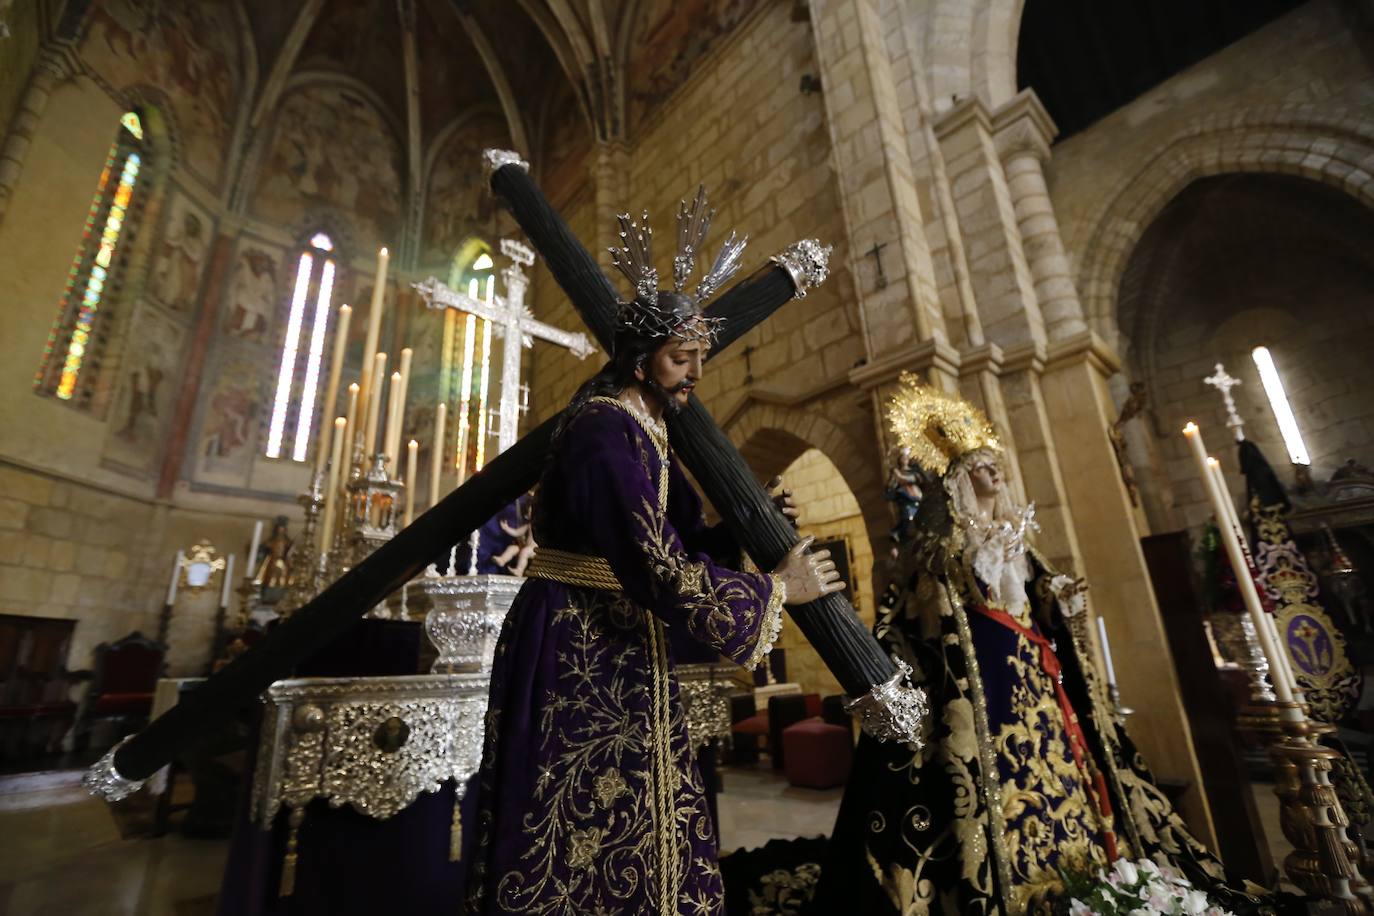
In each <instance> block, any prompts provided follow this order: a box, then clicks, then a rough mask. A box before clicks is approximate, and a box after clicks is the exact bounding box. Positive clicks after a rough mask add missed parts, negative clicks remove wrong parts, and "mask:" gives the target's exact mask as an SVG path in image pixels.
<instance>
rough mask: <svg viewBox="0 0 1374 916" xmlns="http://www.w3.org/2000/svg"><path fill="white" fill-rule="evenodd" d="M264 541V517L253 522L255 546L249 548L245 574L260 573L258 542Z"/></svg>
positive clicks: (254, 574) (253, 574)
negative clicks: (258, 566) (258, 567)
mask: <svg viewBox="0 0 1374 916" xmlns="http://www.w3.org/2000/svg"><path fill="white" fill-rule="evenodd" d="M260 543H262V519H258V520H257V521H256V522H254V523H253V546H252V547H249V548H248V563H247V565H246V566H245V568H244V570H243V574H244V575H245V576H256V575H257V574H258V570H257V568H256V567H257V565H258V544H260Z"/></svg>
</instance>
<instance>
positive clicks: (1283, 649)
mask: <svg viewBox="0 0 1374 916" xmlns="http://www.w3.org/2000/svg"><path fill="white" fill-rule="evenodd" d="M1207 470H1209V471H1211V472H1212V480H1213V481H1215V482H1216V486H1217V492H1218V493H1220V494H1221V499H1222V502H1223V503H1224V504H1225V505H1224V508H1225V509H1226V522H1225V524H1226V525H1229V526H1230V528H1231V531H1232V532H1233V533H1234V534H1235V538H1236V542H1237V543H1238V544H1239V545H1240V551H1241V553H1242V554H1243V555H1244V557H1245V564H1246V568H1248V569H1253V568H1254V565H1255V563H1254V556H1253V555H1252V554H1251V553H1250V545H1249V544H1247V543H1246V541H1245V528H1244V527H1242V526H1241V523H1240V513H1239V512H1237V511H1236V503H1235V501H1234V500H1233V499H1231V491H1230V489H1229V488H1228V487H1227V486H1226V475H1225V474H1223V473H1222V472H1221V462H1220V461H1218V460H1217V459H1215V458H1213V457H1212V456H1210V455H1209V456H1207ZM1222 524H1223V523H1222V521H1221V519H1218V520H1217V525H1218V527H1220V526H1221V525H1222ZM1256 594H1258V592H1256ZM1264 625H1265V627H1266V628H1267V629H1268V630H1269V635H1270V637H1271V638H1272V639H1273V640H1274V645H1275V646H1276V647H1277V648H1278V652H1279V655H1278V659H1277V661H1278V666H1277V670H1276V671H1275V676H1276V677H1283V678H1284V679H1286V680H1287V681H1288V684H1289V686H1290V687H1291V688H1292V689H1293V693H1294V695H1295V697H1296V696H1297V695H1298V694H1300V693H1302V685H1301V684H1299V683H1298V679H1297V676H1296V674H1295V673H1294V671H1293V661H1292V658H1291V656H1290V655H1289V654H1288V647H1287V646H1286V645H1285V643H1284V640H1283V637H1282V635H1281V634H1280V633H1279V628H1278V621H1277V620H1275V619H1274V615H1273V614H1270V613H1268V612H1267V611H1266V612H1265V613H1264Z"/></svg>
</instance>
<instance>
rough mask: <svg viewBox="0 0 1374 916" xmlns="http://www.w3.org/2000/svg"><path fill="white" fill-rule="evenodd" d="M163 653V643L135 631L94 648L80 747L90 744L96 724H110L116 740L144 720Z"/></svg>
mask: <svg viewBox="0 0 1374 916" xmlns="http://www.w3.org/2000/svg"><path fill="white" fill-rule="evenodd" d="M166 652H167V649H166V647H165V646H163V645H162V643H160V642H155V641H154V640H151V639H149V638H148V637H146V636H144V635H143V634H142V633H140V632H138V631H134V632H133V633H130V634H129V635H128V636H125V637H124V638H123V639H120V640H118V641H116V642H112V643H101V644H100V645H98V646H96V648H95V673H94V676H93V677H92V678H91V689H90V692H89V693H88V694H87V695H86V702H85V706H84V708H83V709H82V711H81V719H80V721H79V722H78V723H77V730H76V731H77V740H78V742H79V746H80V747H82V748H83V749H84V748H85V747H86V746H87V745H89V743H90V738H91V730H92V729H93V728H94V726H95V723H96V722H97V721H100V720H110V721H113V722H114V723H115V726H116V731H117V734H116V735H115V739H116V740H118V739H119V738H121V737H123V736H124V735H126V734H128V733H129V732H130V731H132V730H133V729H134V728H135V727H137V726H138V725H139V724H141V723H142V722H145V721H146V720H147V718H148V713H149V711H150V710H151V709H152V707H153V691H154V689H155V688H156V687H157V679H158V674H159V672H160V671H161V669H162V658H163V656H164V655H165V654H166Z"/></svg>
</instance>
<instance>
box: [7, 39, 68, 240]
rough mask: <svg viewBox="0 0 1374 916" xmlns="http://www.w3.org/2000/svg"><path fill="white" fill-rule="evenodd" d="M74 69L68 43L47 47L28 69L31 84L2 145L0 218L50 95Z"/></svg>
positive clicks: (21, 98)
mask: <svg viewBox="0 0 1374 916" xmlns="http://www.w3.org/2000/svg"><path fill="white" fill-rule="evenodd" d="M73 72H75V68H74V67H73V66H72V65H71V62H70V60H69V59H68V57H67V52H66V48H65V46H62V45H59V46H56V47H51V48H48V49H46V50H44V51H43V52H42V53H41V54H40V55H39V56H38V59H37V60H36V61H34V65H33V70H32V71H30V73H29V82H28V85H27V86H25V87H24V94H23V96H22V97H20V99H19V106H18V108H17V109H16V110H15V112H14V117H13V118H12V119H11V120H10V124H9V133H7V134H5V142H4V145H3V146H0V222H3V221H4V219H5V213H6V211H7V210H8V209H9V200H10V197H11V196H12V195H13V194H14V189H15V187H16V186H17V185H18V184H19V176H20V175H21V174H22V173H23V171H24V158H25V157H26V156H27V155H28V152H29V146H30V145H31V144H32V143H33V136H34V134H35V133H36V132H37V130H38V124H39V122H40V121H42V120H43V112H44V111H45V110H47V107H48V99H49V98H50V97H51V96H52V91H53V89H55V88H56V87H57V84H58V83H59V82H60V81H61V80H64V79H66V78H67V77H68V76H70V75H71V74H72V73H73Z"/></svg>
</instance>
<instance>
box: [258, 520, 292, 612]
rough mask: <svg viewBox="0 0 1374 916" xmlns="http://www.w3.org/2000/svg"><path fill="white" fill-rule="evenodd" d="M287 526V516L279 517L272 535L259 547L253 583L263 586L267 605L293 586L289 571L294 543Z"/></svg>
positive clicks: (273, 525)
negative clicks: (289, 586)
mask: <svg viewBox="0 0 1374 916" xmlns="http://www.w3.org/2000/svg"><path fill="white" fill-rule="evenodd" d="M286 526H287V521H286V516H285V515H278V516H277V518H276V521H274V522H273V523H272V534H271V535H270V536H269V537H268V538H267V540H266V541H263V542H262V544H261V545H259V547H258V555H257V557H256V566H255V567H254V569H253V583H254V584H255V585H260V586H262V600H263V603H265V604H273V603H275V602H276V601H277V599H278V598H280V597H281V595H282V594H283V593H284V592H285V591H286V587H287V586H288V585H290V584H291V577H290V573H289V569H290V564H291V547H292V544H293V543H294V542H293V541H292V540H291V536H290V535H289V534H287V530H286Z"/></svg>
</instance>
